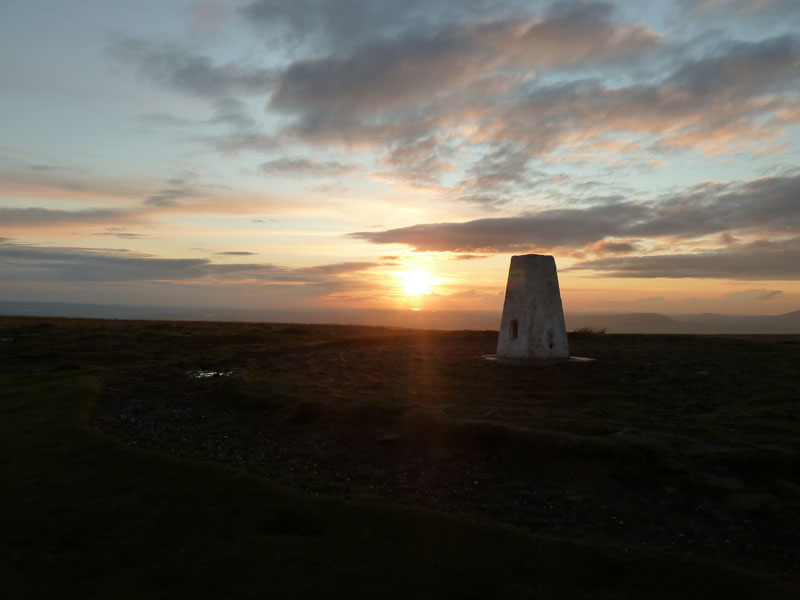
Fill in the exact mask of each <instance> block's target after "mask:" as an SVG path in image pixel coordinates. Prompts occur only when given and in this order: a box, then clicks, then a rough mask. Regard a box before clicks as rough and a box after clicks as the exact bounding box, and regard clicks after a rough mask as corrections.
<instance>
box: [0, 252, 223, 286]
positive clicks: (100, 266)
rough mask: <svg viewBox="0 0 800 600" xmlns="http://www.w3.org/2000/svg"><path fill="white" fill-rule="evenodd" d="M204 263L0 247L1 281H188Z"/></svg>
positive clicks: (148, 257)
mask: <svg viewBox="0 0 800 600" xmlns="http://www.w3.org/2000/svg"><path fill="white" fill-rule="evenodd" d="M207 263H208V261H205V260H201V259H164V258H153V257H151V256H148V255H136V254H132V253H129V252H124V251H122V252H121V251H113V250H93V249H87V248H48V247H41V246H30V245H23V244H6V243H4V244H0V279H5V280H15V281H139V280H145V279H155V280H159V279H189V278H192V277H193V276H199V275H200V274H202V269H203V267H205V266H206V265H207Z"/></svg>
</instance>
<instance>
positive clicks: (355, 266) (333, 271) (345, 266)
mask: <svg viewBox="0 0 800 600" xmlns="http://www.w3.org/2000/svg"><path fill="white" fill-rule="evenodd" d="M380 266H383V265H381V264H380V263H375V262H340V263H333V264H330V265H320V266H318V267H305V268H301V269H297V271H298V272H300V273H315V274H325V275H341V274H343V273H354V272H358V271H366V270H367V269H371V268H373V267H380Z"/></svg>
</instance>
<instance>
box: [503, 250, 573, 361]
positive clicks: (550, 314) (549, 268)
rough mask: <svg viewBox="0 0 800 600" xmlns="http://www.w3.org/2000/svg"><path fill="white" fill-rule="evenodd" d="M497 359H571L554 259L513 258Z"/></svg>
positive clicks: (544, 257)
mask: <svg viewBox="0 0 800 600" xmlns="http://www.w3.org/2000/svg"><path fill="white" fill-rule="evenodd" d="M497 357H498V358H507V359H521V360H560V359H569V344H568V342H567V328H566V325H565V324H564V309H563V307H562V305H561V291H560V290H559V287H558V273H557V272H556V261H555V259H554V258H553V257H552V256H545V255H542V254H525V255H520V256H512V257H511V265H510V267H509V270H508V284H507V285H506V299H505V303H504V304H503V318H502V320H501V322H500V335H499V337H498V340H497Z"/></svg>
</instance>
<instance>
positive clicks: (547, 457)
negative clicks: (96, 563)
mask: <svg viewBox="0 0 800 600" xmlns="http://www.w3.org/2000/svg"><path fill="white" fill-rule="evenodd" d="M0 333H2V335H0V337H2V339H3V340H4V341H3V342H0V352H2V354H1V355H0V356H2V363H0V365H1V366H0V376H3V377H5V378H6V379H7V380H8V381H12V382H15V385H20V383H19V382H20V381H28V382H29V381H31V380H32V378H33V379H39V380H41V379H43V378H47V377H62V378H64V377H66V378H68V379H73V378H75V377H78V376H85V375H86V374H87V372H90V373H91V377H92V381H93V382H95V388H94V392H93V398H92V402H91V403H90V405H88V407H87V412H86V419H87V421H88V422H87V427H88V429H91V430H94V431H96V430H98V429H99V430H101V431H103V432H106V433H107V434H109V435H111V436H113V437H115V438H118V439H121V440H124V442H125V444H127V446H128V447H129V448H131V447H132V448H146V449H152V450H157V451H159V452H160V453H161V454H159V455H158V456H163V455H164V454H169V455H172V456H177V457H180V458H181V459H189V460H197V459H199V460H200V461H202V462H205V463H208V462H213V463H223V464H226V465H230V466H232V467H234V468H235V469H236V470H238V471H239V472H241V471H247V472H249V473H252V474H254V476H255V477H256V478H257V479H262V480H264V479H266V480H268V481H273V482H279V483H280V484H281V485H283V486H285V487H286V488H288V489H289V490H290V493H292V494H300V497H302V498H321V499H322V501H326V502H327V501H330V499H334V500H335V501H336V502H344V503H345V505H347V506H369V507H379V508H377V509H373V508H370V510H379V511H380V510H384V509H382V508H380V507H387V508H386V509H387V510H388V507H396V508H392V510H400V511H401V512H402V511H416V510H419V507H424V508H426V509H433V511H434V512H433V513H431V514H443V513H446V514H447V515H449V516H448V517H446V519H449V520H455V522H456V523H460V524H461V525H460V526H461V527H465V528H467V530H469V531H471V529H470V528H475V527H477V528H488V529H487V530H489V531H494V532H495V534H493V535H494V536H495V537H496V539H497V540H501V539H505V538H504V536H506V535H511V534H512V533H513V532H517V533H513V535H522V536H523V537H524V538H525V539H529V540H539V542H537V543H541V540H551V541H550V542H548V543H551V544H555V545H556V546H558V544H563V543H570V544H573V543H577V544H579V545H580V546H581V548H594V549H600V550H597V552H600V554H601V555H602V556H604V557H613V559H608V560H611V562H610V563H609V564H605V565H604V567H603V568H602V569H601V570H603V571H604V572H606V573H617V574H616V575H613V576H609V577H610V581H611V583H609V582H605V583H604V585H606V586H611V587H610V588H609V589H608V590H607V591H609V594H610V595H608V597H648V596H649V595H652V594H647V593H643V592H642V590H641V589H639V590H638V592H637V593H633V592H632V591H631V590H633V589H634V588H635V586H633V587H631V586H632V584H631V582H630V577H628V576H627V575H625V574H624V573H627V571H626V570H625V569H626V567H625V565H628V566H629V565H630V561H636V560H639V559H640V557H642V556H658V557H659V558H658V559H657V562H658V563H659V564H663V565H668V564H672V563H671V562H670V561H673V560H675V561H678V563H679V564H682V565H687V564H688V565H697V570H698V572H700V571H702V572H703V573H705V574H707V573H711V572H713V569H723V570H724V569H732V570H733V571H735V572H736V573H749V574H748V575H747V577H750V576H752V577H757V578H763V581H761V580H759V581H761V583H759V585H758V586H757V587H758V588H759V589H762V590H767V589H770V590H771V591H770V592H769V593H768V594H767V595H766V596H765V597H770V594H771V595H775V594H777V593H778V592H776V591H775V590H772V588H769V587H761V586H767V583H769V584H770V585H772V584H774V585H776V586H778V587H777V588H776V589H778V588H781V589H784V588H785V589H791V588H792V587H793V586H795V585H796V584H797V583H798V577H799V576H800V572H798V568H797V565H798V564H800V543H798V542H797V540H798V539H800V531H798V529H800V519H799V518H798V517H800V397H799V396H798V394H797V390H798V389H800V344H799V343H798V342H800V338H798V336H771V337H768V338H767V337H763V338H759V337H755V338H752V337H751V338H750V339H746V340H745V339H734V338H720V337H700V336H645V335H610V334H605V335H598V334H593V333H591V332H584V333H581V334H571V335H570V346H571V350H572V353H573V354H575V355H580V356H588V357H591V358H594V359H596V360H595V361H593V362H568V363H560V364H548V365H529V366H518V365H502V364H498V363H496V362H492V361H489V360H486V359H485V355H487V354H490V353H492V352H493V350H494V345H495V343H496V335H497V334H496V332H476V331H462V332H432V331H427V332H426V331H413V330H402V329H388V328H369V327H344V326H318V325H313V326H306V325H270V324H242V323H190V324H187V323H158V322H122V321H118V322H114V321H89V320H68V319H59V320H56V319H52V320H51V319H10V318H6V319H2V320H0ZM97 435H100V434H97ZM135 452H139V451H135ZM187 464H189V463H187ZM403 507H406V508H403ZM426 514H427V513H426ZM442 518H445V517H442ZM290 521H291V520H290ZM309 527H310V530H315V527H313V526H308V527H306V526H305V525H304V526H302V527H299V529H300V530H304V528H305V529H308V528H309ZM290 529H291V526H290ZM481 531H483V530H481ZM500 532H509V533H500ZM320 535H321V534H320ZM498 543H499V542H498ZM531 543H533V542H531ZM398 544H399V542H398ZM554 547H555V546H554ZM589 562H590V563H591V561H589ZM709 565H712V566H709ZM712 567H713V568H712ZM689 571H690V572H691V568H690V569H689ZM444 576H445V575H444V574H443V577H444ZM518 576H519V575H518V574H517V575H515V576H514V577H518ZM704 576H707V577H710V581H713V577H712V576H709V575H704ZM514 577H511V579H510V580H509V584H513V583H514V581H512V580H513V579H514ZM587 577H588V580H591V579H592V576H589V575H587ZM658 579H659V576H658V575H655V574H654V575H652V577H651V580H652V581H657V580H658ZM724 579H726V580H730V581H735V578H734V579H731V576H730V573H727V574H726V575H725V577H724ZM683 581H688V579H687V578H686V577H684V580H683ZM517 583H518V582H517ZM528 584H529V582H527V583H526V585H528ZM542 585H543V584H542ZM692 585H696V582H695V583H694V584H692ZM615 586H616V587H615ZM523 587H524V586H523ZM628 588H630V589H628ZM515 589H516V588H515ZM715 589H717V591H718V592H720V594H722V588H721V587H717V588H715ZM737 589H739V591H740V592H742V590H744V589H746V586H745V587H741V586H740V587H739V588H737ZM704 593H708V592H707V590H706V591H705V592H704ZM765 593H766V592H765ZM628 594H630V595H628ZM600 595H602V594H599V595H598V591H597V590H596V589H595V590H593V591H592V593H591V594H589V595H587V597H599V596H600ZM401 596H402V594H398V597H401ZM568 596H569V597H582V596H580V595H575V596H570V594H568V593H566V589H565V592H564V597H568ZM454 597H455V596H454ZM520 597H524V594H523V595H522V596H520ZM556 597H557V596H556ZM653 597H656V596H655V595H654V596H653ZM667 597H668V596H667ZM698 597H700V595H698ZM720 597H722V595H720ZM787 597H788V596H787Z"/></svg>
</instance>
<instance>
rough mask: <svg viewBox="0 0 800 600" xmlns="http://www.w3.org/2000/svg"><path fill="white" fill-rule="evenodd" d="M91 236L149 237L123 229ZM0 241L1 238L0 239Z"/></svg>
mask: <svg viewBox="0 0 800 600" xmlns="http://www.w3.org/2000/svg"><path fill="white" fill-rule="evenodd" d="M92 236H94V237H107V238H112V237H113V238H119V239H121V240H137V239H141V238H146V237H149V236H147V235H144V234H141V233H128V232H125V231H102V232H99V233H93V234H92ZM0 241H2V240H0Z"/></svg>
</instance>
